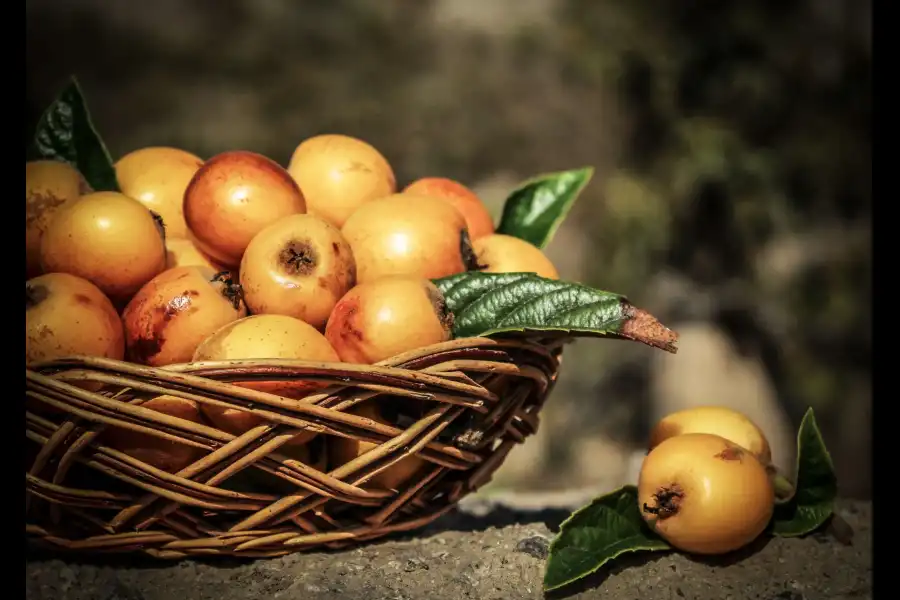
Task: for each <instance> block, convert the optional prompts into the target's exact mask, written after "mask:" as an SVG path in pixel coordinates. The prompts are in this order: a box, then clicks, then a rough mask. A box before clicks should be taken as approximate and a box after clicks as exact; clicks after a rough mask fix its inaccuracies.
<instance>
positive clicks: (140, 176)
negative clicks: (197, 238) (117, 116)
mask: <svg viewBox="0 0 900 600" xmlns="http://www.w3.org/2000/svg"><path fill="white" fill-rule="evenodd" d="M202 164H203V159H202V158H200V157H199V156H196V155H195V154H191V153H190V152H186V151H184V150H180V149H178V148H169V147H166V146H151V147H148V148H141V149H139V150H134V151H133V152H129V153H128V154H126V155H125V156H123V157H122V158H120V159H119V160H118V161H116V164H115V165H114V166H115V169H116V179H117V180H118V183H119V189H120V190H121V191H122V193H123V194H125V195H126V196H130V197H132V198H134V199H135V200H137V201H138V202H140V203H141V204H143V205H144V206H146V207H147V208H149V209H150V210H152V211H153V212H155V213H156V214H158V215H159V216H160V217H162V220H163V222H164V223H165V224H166V235H167V236H172V237H184V236H185V235H187V225H186V224H185V222H184V213H183V211H182V205H183V203H184V191H185V190H186V189H187V186H188V183H189V182H190V181H191V178H192V177H193V176H194V174H195V173H196V172H197V170H198V169H199V168H200V166H201V165H202Z"/></svg>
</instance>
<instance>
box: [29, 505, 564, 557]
mask: <svg viewBox="0 0 900 600" xmlns="http://www.w3.org/2000/svg"><path fill="white" fill-rule="evenodd" d="M570 514H571V511H569V510H565V509H559V508H551V509H541V510H526V509H513V508H510V507H507V506H503V505H491V506H490V507H484V506H482V507H475V508H474V509H468V510H460V509H459V508H456V509H454V510H453V511H451V512H450V513H448V514H447V515H445V516H444V517H442V518H440V519H438V520H437V521H435V522H434V523H432V524H430V525H426V526H425V527H424V528H422V529H416V530H414V531H409V532H405V533H398V534H394V535H389V536H385V537H383V538H378V539H375V540H372V541H370V542H363V543H361V544H359V545H358V546H353V547H351V548H349V549H353V548H357V547H359V548H362V547H367V546H371V545H377V544H378V543H380V542H385V541H406V540H412V539H416V538H421V537H428V536H433V535H438V534H441V533H443V532H448V531H459V532H477V531H484V530H486V529H490V528H502V527H509V526H512V525H528V524H533V523H542V524H544V525H545V526H546V527H547V528H548V529H549V530H550V531H552V532H553V533H556V532H557V531H559V526H560V524H561V523H562V522H563V521H564V520H565V519H566V518H568V516H569V515H570ZM347 550H348V549H347V548H343V549H328V548H316V549H315V552H320V553H338V554H339V553H341V552H346V551H347ZM25 560H26V562H31V561H48V560H61V561H64V562H66V563H67V564H70V565H92V566H98V567H99V566H108V567H113V568H135V569H163V568H167V567H171V566H173V565H176V564H178V563H179V562H180V560H182V559H177V560H164V559H155V558H152V557H150V556H147V555H145V554H142V553H139V552H134V553H130V554H112V553H96V554H87V553H81V552H66V551H64V550H55V549H52V548H44V547H41V546H38V545H36V544H34V543H32V542H27V543H26V550H25ZM183 560H186V561H190V562H193V563H202V564H206V565H209V566H211V567H216V568H222V569H231V568H234V567H237V566H241V565H246V564H250V563H253V562H257V561H258V560H259V559H254V558H235V557H232V556H216V557H202V556H198V557H191V558H187V559H183ZM276 560H277V559H276Z"/></svg>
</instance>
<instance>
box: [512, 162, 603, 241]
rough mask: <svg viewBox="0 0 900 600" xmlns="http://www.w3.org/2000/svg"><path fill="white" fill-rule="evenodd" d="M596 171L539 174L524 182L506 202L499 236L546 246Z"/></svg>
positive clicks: (581, 170)
mask: <svg viewBox="0 0 900 600" xmlns="http://www.w3.org/2000/svg"><path fill="white" fill-rule="evenodd" d="M593 174H594V169H593V168H591V167H584V168H582V169H573V170H571V171H560V172H558V173H548V174H546V175H539V176H537V177H534V178H532V179H529V180H528V181H525V182H523V183H522V184H520V185H519V187H518V188H516V189H515V190H514V191H513V192H512V193H511V194H510V195H509V197H507V199H506V203H505V204H504V205H503V215H502V216H501V218H500V225H499V226H498V227H497V233H504V234H506V235H512V236H515V237H517V238H521V239H523V240H525V241H527V242H531V243H532V244H534V245H535V246H537V247H538V248H543V247H544V246H546V245H547V244H548V243H549V242H550V240H551V239H553V234H555V233H556V229H557V228H558V227H559V224H560V223H562V221H563V219H565V218H566V215H567V214H568V213H569V209H571V208H572V205H573V204H574V203H575V200H576V199H577V198H578V195H579V194H580V193H581V190H583V189H584V187H585V186H586V185H587V184H588V182H589V181H590V180H591V176H592V175H593Z"/></svg>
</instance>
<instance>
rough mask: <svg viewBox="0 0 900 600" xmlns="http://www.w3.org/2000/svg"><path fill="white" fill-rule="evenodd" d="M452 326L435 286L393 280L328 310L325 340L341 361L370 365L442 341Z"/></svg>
mask: <svg viewBox="0 0 900 600" xmlns="http://www.w3.org/2000/svg"><path fill="white" fill-rule="evenodd" d="M452 328H453V315H452V313H450V312H449V311H448V310H447V305H446V303H445V302H444V296H443V294H441V291H440V290H439V289H438V288H437V286H435V285H434V284H433V283H432V282H431V281H428V280H427V279H420V278H417V277H400V276H394V277H385V278H383V279H378V280H376V281H372V282H369V283H362V284H359V285H357V286H356V287H354V288H353V289H352V290H350V291H349V292H347V294H346V295H344V297H343V298H341V299H340V300H339V301H338V303H337V304H336V305H335V307H334V310H333V311H332V312H331V316H330V317H329V319H328V325H326V327H325V337H326V338H327V339H328V341H329V342H331V345H332V346H333V347H334V349H335V350H336V351H337V353H338V356H340V357H341V360H342V361H344V362H349V363H359V364H372V363H376V362H379V361H382V360H384V359H386V358H390V357H392V356H396V355H398V354H401V353H403V352H407V351H409V350H414V349H416V348H422V347H425V346H430V345H432V344H438V343H441V342H446V341H447V340H449V339H450V335H451V331H452Z"/></svg>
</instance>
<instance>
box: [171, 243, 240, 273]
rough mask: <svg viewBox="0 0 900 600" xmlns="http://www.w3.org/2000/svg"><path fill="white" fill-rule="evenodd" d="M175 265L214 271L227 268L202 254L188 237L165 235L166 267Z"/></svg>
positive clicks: (172, 267)
mask: <svg viewBox="0 0 900 600" xmlns="http://www.w3.org/2000/svg"><path fill="white" fill-rule="evenodd" d="M175 267H207V268H209V269H213V270H214V271H216V272H219V271H227V270H228V269H227V268H226V267H224V266H223V265H220V264H219V263H217V262H216V261H214V260H213V259H212V258H210V257H209V256H206V255H205V254H203V252H201V251H200V249H199V248H197V246H196V245H194V242H192V241H191V240H190V239H188V238H173V237H167V238H166V268H167V269H174V268H175Z"/></svg>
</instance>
